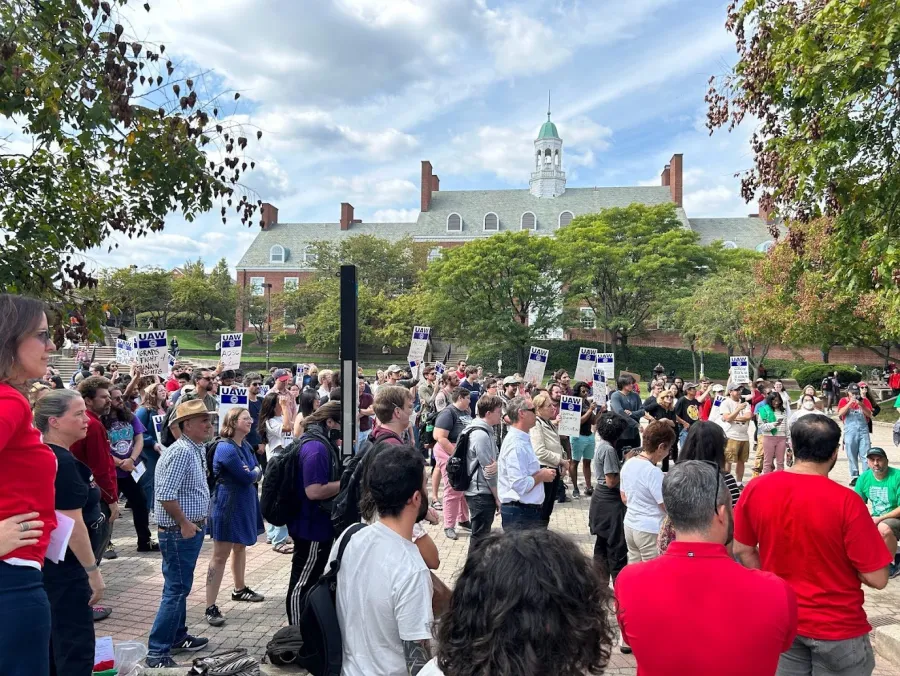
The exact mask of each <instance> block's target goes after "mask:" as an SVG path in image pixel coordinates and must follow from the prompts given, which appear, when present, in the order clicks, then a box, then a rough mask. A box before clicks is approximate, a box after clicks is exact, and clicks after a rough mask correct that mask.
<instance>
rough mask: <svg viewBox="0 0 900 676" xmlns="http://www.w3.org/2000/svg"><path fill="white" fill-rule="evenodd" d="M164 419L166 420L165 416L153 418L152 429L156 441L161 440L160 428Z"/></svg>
mask: <svg viewBox="0 0 900 676" xmlns="http://www.w3.org/2000/svg"><path fill="white" fill-rule="evenodd" d="M165 419H166V416H164V415H155V416H153V429H155V430H156V438H157V439H161V438H162V426H163V421H164V420H165Z"/></svg>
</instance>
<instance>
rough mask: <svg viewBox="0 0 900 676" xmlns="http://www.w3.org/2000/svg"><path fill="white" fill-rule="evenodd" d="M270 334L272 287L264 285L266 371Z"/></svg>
mask: <svg viewBox="0 0 900 676" xmlns="http://www.w3.org/2000/svg"><path fill="white" fill-rule="evenodd" d="M271 334H272V285H271V284H266V371H267V372H268V370H269V336H270V335H271Z"/></svg>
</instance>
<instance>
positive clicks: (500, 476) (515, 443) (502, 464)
mask: <svg viewBox="0 0 900 676" xmlns="http://www.w3.org/2000/svg"><path fill="white" fill-rule="evenodd" d="M497 464H498V468H497V495H498V497H499V498H500V502H501V503H508V502H521V503H523V504H526V505H542V504H543V503H544V484H543V483H542V482H538V483H535V481H534V479H533V478H532V475H533V474H535V473H536V472H537V471H538V470H540V468H541V463H540V462H538V459H537V456H536V455H535V454H534V449H533V448H532V446H531V437H530V436H529V435H528V433H527V432H523V431H522V430H520V429H517V428H515V427H512V426H510V427H508V428H507V432H506V438H505V439H504V440H503V446H501V448H500V458H499V460H498V463H497Z"/></svg>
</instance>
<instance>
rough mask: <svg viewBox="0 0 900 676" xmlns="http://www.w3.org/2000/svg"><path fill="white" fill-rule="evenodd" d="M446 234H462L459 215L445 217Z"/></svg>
mask: <svg viewBox="0 0 900 676" xmlns="http://www.w3.org/2000/svg"><path fill="white" fill-rule="evenodd" d="M447 232H462V216H460V215H459V214H450V215H449V216H447Z"/></svg>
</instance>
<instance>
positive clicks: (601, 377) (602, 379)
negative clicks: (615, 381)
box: [591, 366, 609, 406]
mask: <svg viewBox="0 0 900 676" xmlns="http://www.w3.org/2000/svg"><path fill="white" fill-rule="evenodd" d="M591 376H592V378H593V379H592V381H591V384H592V387H591V396H592V397H593V399H594V403H595V404H597V406H604V405H605V404H606V398H607V396H608V394H609V387H608V386H607V384H606V371H604V370H603V369H602V368H601V367H599V366H595V367H594V369H593V372H592V373H591Z"/></svg>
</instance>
